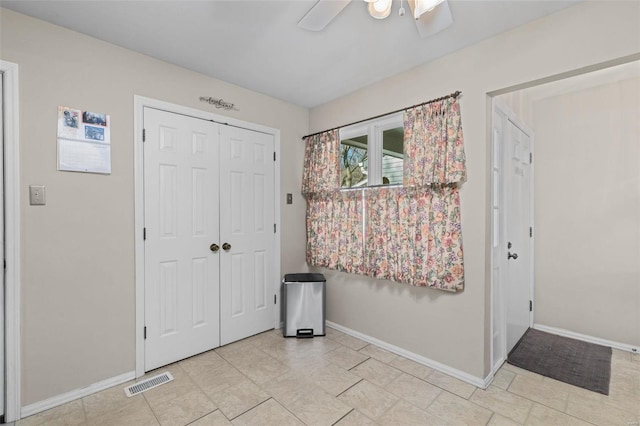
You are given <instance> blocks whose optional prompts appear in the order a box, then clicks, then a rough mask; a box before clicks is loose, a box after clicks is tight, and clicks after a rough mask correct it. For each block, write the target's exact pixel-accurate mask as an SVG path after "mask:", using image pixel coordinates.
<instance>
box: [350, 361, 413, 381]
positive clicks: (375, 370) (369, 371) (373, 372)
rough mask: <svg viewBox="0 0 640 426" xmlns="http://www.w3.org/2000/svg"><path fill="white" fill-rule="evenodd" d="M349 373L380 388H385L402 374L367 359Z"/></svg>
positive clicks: (385, 365)
mask: <svg viewBox="0 0 640 426" xmlns="http://www.w3.org/2000/svg"><path fill="white" fill-rule="evenodd" d="M350 371H351V372H352V373H353V374H355V375H357V376H359V377H362V378H363V379H365V380H368V381H370V382H371V383H373V384H375V385H378V386H381V387H385V386H387V385H388V384H389V383H391V382H392V381H393V380H395V379H396V378H398V376H400V375H401V374H402V371H400V370H398V369H396V368H393V367H391V366H390V365H388V364H384V363H382V362H380V361H378V360H375V359H368V360H366V361H365V362H363V363H362V364H360V365H358V366H356V367H354V368H352V369H351V370H350Z"/></svg>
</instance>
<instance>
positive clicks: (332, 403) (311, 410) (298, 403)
mask: <svg viewBox="0 0 640 426" xmlns="http://www.w3.org/2000/svg"><path fill="white" fill-rule="evenodd" d="M287 409H288V410H289V411H291V413H293V414H294V415H295V416H296V417H297V418H298V419H300V420H301V421H302V422H304V424H306V425H309V426H311V425H332V424H334V423H336V422H337V421H338V420H340V419H341V418H343V417H344V416H345V415H346V414H347V413H348V412H349V411H351V407H349V406H348V405H346V404H344V403H343V402H342V401H340V400H339V399H337V398H336V397H334V396H332V395H330V394H328V393H326V392H325V391H323V390H321V389H314V390H313V391H311V390H308V391H307V392H304V393H302V394H300V395H299V396H298V398H296V399H295V400H294V401H293V403H291V404H290V405H288V406H287Z"/></svg>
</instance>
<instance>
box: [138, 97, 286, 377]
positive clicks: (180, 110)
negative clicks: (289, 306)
mask: <svg viewBox="0 0 640 426" xmlns="http://www.w3.org/2000/svg"><path fill="white" fill-rule="evenodd" d="M133 102H134V120H133V128H134V181H135V183H134V191H135V192H134V194H135V195H134V209H135V213H134V216H135V219H134V235H135V237H134V241H135V286H136V287H135V288H136V290H135V293H136V320H135V327H136V330H135V336H136V377H141V376H143V375H144V373H145V371H144V240H143V234H142V233H143V229H144V169H143V164H144V151H143V145H142V143H143V141H142V129H143V116H144V107H150V108H156V109H161V110H164V111H168V112H173V113H177V114H184V115H188V116H191V117H195V118H202V119H204V120H213V121H215V122H218V123H224V124H227V125H230V126H235V127H241V128H244V129H248V130H253V131H256V132H261V133H266V134H270V135H273V138H274V151H275V155H276V163H275V170H274V186H275V187H274V199H275V204H274V205H275V211H274V215H275V223H276V233H275V254H274V262H275V267H274V277H273V283H274V286H273V291H274V293H275V294H279V289H280V287H279V285H278V284H279V283H280V277H281V271H280V268H281V266H280V264H281V253H280V248H281V241H280V238H281V224H280V130H278V129H274V128H271V127H266V126H262V125H259V124H255V123H250V122H248V121H243V120H238V119H235V118H230V117H225V116H221V115H217V114H213V113H211V112H206V111H200V110H197V109H193V108H189V107H184V106H180V105H176V104H172V103H169V102H164V101H160V100H157V99H152V98H147V97H143V96H138V95H134V99H133ZM280 303H281V302H280V297H277V298H276V305H275V316H274V319H273V324H274V328H279V327H280Z"/></svg>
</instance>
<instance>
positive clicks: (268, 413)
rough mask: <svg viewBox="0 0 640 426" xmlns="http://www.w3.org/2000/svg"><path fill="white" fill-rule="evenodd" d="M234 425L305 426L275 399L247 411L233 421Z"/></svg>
mask: <svg viewBox="0 0 640 426" xmlns="http://www.w3.org/2000/svg"><path fill="white" fill-rule="evenodd" d="M232 423H233V424H234V425H247V426H254V425H278V426H297V425H303V423H302V422H301V421H300V420H298V419H297V418H296V417H295V416H294V415H293V414H291V413H290V412H289V411H287V410H286V409H285V408H284V407H283V406H282V405H280V404H278V403H277V402H276V401H275V400H274V399H268V400H267V401H265V402H263V403H262V404H260V405H258V406H257V407H255V408H252V409H251V410H249V411H247V412H246V413H244V414H242V415H241V416H238V417H236V418H235V419H233V422H232Z"/></svg>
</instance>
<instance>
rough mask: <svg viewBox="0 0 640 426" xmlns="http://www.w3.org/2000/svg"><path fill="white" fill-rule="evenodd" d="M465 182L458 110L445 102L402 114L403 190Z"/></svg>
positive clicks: (454, 103)
mask: <svg viewBox="0 0 640 426" xmlns="http://www.w3.org/2000/svg"><path fill="white" fill-rule="evenodd" d="M466 179H467V171H466V166H465V154H464V145H463V138H462V121H461V119H460V106H459V104H458V100H457V99H456V98H448V99H444V100H441V101H438V102H433V103H430V104H426V105H420V106H417V107H415V108H411V109H408V110H405V112H404V186H405V187H422V186H428V185H431V184H451V183H459V182H464V181H466Z"/></svg>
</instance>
